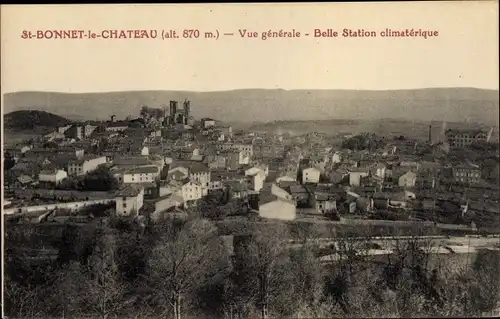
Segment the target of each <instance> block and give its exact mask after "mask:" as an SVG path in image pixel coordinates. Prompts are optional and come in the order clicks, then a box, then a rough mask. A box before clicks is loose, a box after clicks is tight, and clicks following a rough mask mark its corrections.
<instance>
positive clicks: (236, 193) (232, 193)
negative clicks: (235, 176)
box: [223, 181, 248, 199]
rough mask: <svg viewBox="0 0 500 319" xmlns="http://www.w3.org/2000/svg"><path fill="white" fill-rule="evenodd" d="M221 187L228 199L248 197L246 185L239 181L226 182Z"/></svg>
mask: <svg viewBox="0 0 500 319" xmlns="http://www.w3.org/2000/svg"><path fill="white" fill-rule="evenodd" d="M223 185H224V186H225V188H226V189H227V192H228V194H229V198H230V199H246V198H247V197H248V187H247V184H246V183H241V182H239V181H227V182H224V183H223Z"/></svg>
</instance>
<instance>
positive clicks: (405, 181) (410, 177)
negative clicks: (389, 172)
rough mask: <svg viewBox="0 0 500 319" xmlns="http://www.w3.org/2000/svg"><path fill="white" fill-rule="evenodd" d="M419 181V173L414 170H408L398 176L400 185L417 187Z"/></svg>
mask: <svg viewBox="0 0 500 319" xmlns="http://www.w3.org/2000/svg"><path fill="white" fill-rule="evenodd" d="M416 181H417V174H416V173H414V172H413V171H408V172H406V173H404V174H403V175H401V176H399V178H398V185H399V186H400V187H408V188H411V187H415V183H416Z"/></svg>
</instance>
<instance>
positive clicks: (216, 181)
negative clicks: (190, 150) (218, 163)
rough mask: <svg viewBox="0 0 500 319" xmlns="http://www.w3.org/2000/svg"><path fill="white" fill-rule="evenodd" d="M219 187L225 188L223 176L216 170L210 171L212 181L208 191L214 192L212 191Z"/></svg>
mask: <svg viewBox="0 0 500 319" xmlns="http://www.w3.org/2000/svg"><path fill="white" fill-rule="evenodd" d="M219 189H223V185H222V178H221V176H219V175H217V173H215V172H210V182H209V187H208V191H209V192H212V191H216V190H219Z"/></svg>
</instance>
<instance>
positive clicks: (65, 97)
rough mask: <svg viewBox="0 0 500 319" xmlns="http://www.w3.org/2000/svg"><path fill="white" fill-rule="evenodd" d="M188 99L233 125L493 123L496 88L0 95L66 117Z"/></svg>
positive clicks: (10, 106) (199, 112) (200, 113)
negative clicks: (386, 120) (369, 121)
mask: <svg viewBox="0 0 500 319" xmlns="http://www.w3.org/2000/svg"><path fill="white" fill-rule="evenodd" d="M184 99H188V100H191V105H192V108H191V109H192V114H193V115H194V116H195V117H196V118H202V117H213V118H216V119H218V120H221V121H226V122H227V121H232V122H246V123H251V122H270V121H275V120H290V121H294V120H319V119H334V118H340V119H382V118H391V119H406V120H415V121H432V120H438V121H457V122H460V121H464V120H468V121H471V122H481V123H488V124H497V123H498V121H499V119H498V112H499V98H498V90H486V89H475V88H430V89H415V90H389V91H365V90H283V89H269V90H267V89H245V90H232V91H219V92H192V91H126V92H106V93H57V92H15V93H7V94H5V95H4V112H5V113H7V112H11V111H17V110H32V109H35V110H42V111H47V112H52V113H56V114H60V115H63V116H65V117H67V118H70V119H79V120H81V119H84V118H85V119H90V120H92V119H106V118H109V117H110V116H111V115H116V116H117V118H125V117H127V116H129V115H131V116H138V115H139V112H140V108H141V107H142V106H144V105H146V106H149V107H155V108H158V107H168V104H169V101H170V100H184Z"/></svg>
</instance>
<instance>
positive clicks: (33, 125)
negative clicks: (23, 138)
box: [4, 110, 70, 130]
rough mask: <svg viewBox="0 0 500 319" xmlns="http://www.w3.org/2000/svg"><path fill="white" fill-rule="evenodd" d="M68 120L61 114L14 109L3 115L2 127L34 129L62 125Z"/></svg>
mask: <svg viewBox="0 0 500 319" xmlns="http://www.w3.org/2000/svg"><path fill="white" fill-rule="evenodd" d="M69 122H70V121H69V120H68V119H66V118H64V117H62V116H59V115H55V114H52V113H49V112H45V111H36V110H29V111H15V112H11V113H8V114H5V116H4V127H5V129H10V130H34V129H37V128H48V127H50V128H52V127H57V126H63V125H66V124H68V123H69Z"/></svg>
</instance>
